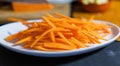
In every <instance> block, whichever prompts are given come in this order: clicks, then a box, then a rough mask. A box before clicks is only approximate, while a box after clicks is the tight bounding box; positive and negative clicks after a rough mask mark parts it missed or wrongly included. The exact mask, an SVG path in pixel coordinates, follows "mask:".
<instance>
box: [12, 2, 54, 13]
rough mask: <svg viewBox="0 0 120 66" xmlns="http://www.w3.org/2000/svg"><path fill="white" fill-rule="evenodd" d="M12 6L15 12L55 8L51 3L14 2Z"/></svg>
mask: <svg viewBox="0 0 120 66" xmlns="http://www.w3.org/2000/svg"><path fill="white" fill-rule="evenodd" d="M12 6H13V10H14V11H15V12H35V11H44V10H50V9H52V8H53V6H52V5H51V4H49V3H27V2H12Z"/></svg>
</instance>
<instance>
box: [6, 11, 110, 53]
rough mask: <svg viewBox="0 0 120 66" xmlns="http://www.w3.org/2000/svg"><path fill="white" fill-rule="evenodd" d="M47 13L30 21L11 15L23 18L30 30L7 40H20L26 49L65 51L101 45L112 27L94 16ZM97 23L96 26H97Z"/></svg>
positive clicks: (22, 21) (18, 43) (16, 43)
mask: <svg viewBox="0 0 120 66" xmlns="http://www.w3.org/2000/svg"><path fill="white" fill-rule="evenodd" d="M54 14H55V15H51V14H49V13H47V14H46V15H45V16H43V17H42V20H43V21H42V22H32V23H29V22H27V21H26V20H22V19H16V18H9V20H11V21H21V23H23V25H26V26H27V27H28V29H26V30H23V31H21V32H19V33H16V34H13V35H10V36H8V37H7V38H6V41H12V40H14V39H17V40H18V41H16V42H15V43H14V45H20V44H22V45H21V46H22V47H23V48H29V49H35V50H42V51H63V50H74V49H79V48H85V47H88V46H87V44H100V43H101V42H100V40H105V41H106V39H105V37H106V36H108V35H109V34H110V33H111V30H110V29H111V26H108V25H106V24H103V23H95V22H92V21H93V18H94V17H93V16H92V17H91V18H90V19H88V20H82V19H75V18H70V17H67V16H65V15H62V14H59V13H54ZM93 25H94V26H93Z"/></svg>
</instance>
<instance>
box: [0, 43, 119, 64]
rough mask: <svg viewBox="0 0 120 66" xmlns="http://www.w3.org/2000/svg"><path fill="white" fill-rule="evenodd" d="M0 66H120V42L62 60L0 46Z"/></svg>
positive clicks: (61, 58) (62, 58)
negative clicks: (25, 53)
mask: <svg viewBox="0 0 120 66" xmlns="http://www.w3.org/2000/svg"><path fill="white" fill-rule="evenodd" d="M0 66H120V42H113V43H111V44H110V45H108V46H106V47H104V48H101V49H99V50H96V51H92V52H89V53H85V54H80V55H75V56H69V57H60V58H45V57H34V56H28V55H23V54H20V53H16V52H13V51H10V50H8V49H6V48H4V47H2V46H0Z"/></svg>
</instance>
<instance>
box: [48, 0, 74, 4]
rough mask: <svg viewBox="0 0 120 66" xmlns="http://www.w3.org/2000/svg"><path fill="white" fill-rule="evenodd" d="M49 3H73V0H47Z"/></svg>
mask: <svg viewBox="0 0 120 66" xmlns="http://www.w3.org/2000/svg"><path fill="white" fill-rule="evenodd" d="M47 1H48V2H49V3H61V4H62V3H71V2H72V1H73V0H47Z"/></svg>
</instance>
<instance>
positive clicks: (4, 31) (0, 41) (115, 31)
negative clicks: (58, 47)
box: [0, 20, 120, 57]
mask: <svg viewBox="0 0 120 66" xmlns="http://www.w3.org/2000/svg"><path fill="white" fill-rule="evenodd" d="M30 21H39V20H30ZM95 22H100V23H101V22H103V23H106V24H108V25H110V26H112V28H111V30H112V33H111V34H110V35H109V36H107V39H109V40H108V41H104V42H102V43H101V44H96V45H93V46H91V47H88V48H82V49H77V50H70V51H62V52H47V51H38V50H28V49H24V48H22V47H21V46H12V45H13V44H12V43H9V42H6V41H5V38H6V37H7V36H8V35H9V33H11V34H14V33H17V32H19V31H21V30H24V29H26V28H27V27H26V26H24V25H22V24H21V23H20V22H15V23H9V24H6V25H3V26H1V27H0V45H2V46H3V47H5V48H7V49H9V50H12V51H15V52H19V53H22V54H27V55H32V56H40V57H63V56H71V55H77V54H83V53H87V52H90V51H93V50H97V49H100V48H102V47H105V46H107V45H109V44H111V42H113V41H115V40H116V39H117V38H118V37H119V35H120V29H119V27H118V26H116V25H115V24H112V23H110V22H105V21H99V20H95Z"/></svg>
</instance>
